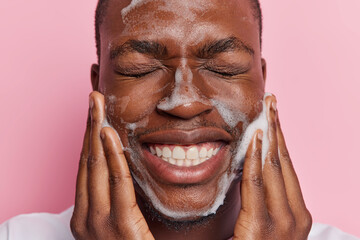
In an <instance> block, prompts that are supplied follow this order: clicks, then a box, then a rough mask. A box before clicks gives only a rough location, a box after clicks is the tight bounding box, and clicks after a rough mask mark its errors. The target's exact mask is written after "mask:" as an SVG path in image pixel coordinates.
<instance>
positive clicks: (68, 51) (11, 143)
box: [0, 0, 360, 236]
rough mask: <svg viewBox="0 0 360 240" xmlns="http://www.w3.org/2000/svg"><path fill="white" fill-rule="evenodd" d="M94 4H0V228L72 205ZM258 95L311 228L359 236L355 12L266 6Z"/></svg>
mask: <svg viewBox="0 0 360 240" xmlns="http://www.w3.org/2000/svg"><path fill="white" fill-rule="evenodd" d="M95 5H96V0H78V1H73V0H62V1H48V0H33V1H28V0H12V1H1V3H0V31H1V38H0V39H1V40H0V41H1V44H0V53H1V54H0V69H1V88H0V89H1V90H0V104H1V105H0V106H1V107H0V114H1V117H0V153H1V155H0V163H1V165H0V222H3V221H4V220H6V219H8V218H10V217H12V216H15V215H17V214H20V213H29V212H36V211H46V212H59V211H62V210H64V209H65V208H67V207H69V206H70V205H72V204H73V200H74V192H75V177H76V171H77V164H78V158H79V154H80V148H81V144H82V137H83V132H84V126H85V119H86V112H87V101H88V93H89V92H90V90H91V88H90V80H89V73H90V65H91V63H93V62H95V61H96V55H95V47H94V46H95V42H94V33H93V32H94V31H93V22H94V20H93V16H94V10H95ZM262 5H263V12H264V51H263V53H264V57H265V58H266V59H267V62H268V80H267V90H268V91H271V92H274V93H275V94H276V95H277V97H278V101H279V104H278V105H279V111H280V117H281V121H282V125H283V129H284V132H285V135H286V138H287V143H288V146H289V150H290V153H291V155H292V158H293V161H294V164H295V167H296V169H297V172H298V175H299V178H300V180H301V184H302V189H303V193H304V196H305V199H306V202H307V205H308V207H309V209H310V210H311V212H312V214H313V218H314V220H315V221H317V222H323V223H328V224H332V225H335V226H337V227H339V228H341V229H343V230H344V231H347V232H350V233H352V234H354V235H357V236H360V228H359V222H360V221H359V216H360V206H359V203H360V191H359V183H360V175H359V173H358V172H359V169H360V161H359V160H360V159H359V155H358V149H359V133H360V124H359V122H360V96H359V94H358V89H359V88H360V81H359V80H360V79H359V77H358V72H359V59H360V48H359V47H358V44H359V42H360V28H359V22H360V14H359V11H360V2H359V1H358V0H317V1H314V0H294V1H288V0H271V1H264V0H263V3H262Z"/></svg>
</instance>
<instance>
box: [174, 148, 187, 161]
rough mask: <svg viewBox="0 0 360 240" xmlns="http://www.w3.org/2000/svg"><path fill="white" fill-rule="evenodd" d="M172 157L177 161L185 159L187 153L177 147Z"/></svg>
mask: <svg viewBox="0 0 360 240" xmlns="http://www.w3.org/2000/svg"><path fill="white" fill-rule="evenodd" d="M172 157H173V158H176V159H185V151H184V149H182V148H181V147H178V146H176V147H175V148H174V150H173V152H172Z"/></svg>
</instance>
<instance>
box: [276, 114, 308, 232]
mask: <svg viewBox="0 0 360 240" xmlns="http://www.w3.org/2000/svg"><path fill="white" fill-rule="evenodd" d="M276 125H277V139H278V144H279V156H280V162H281V169H282V172H283V176H284V181H285V188H286V193H287V197H288V202H289V205H290V208H291V210H292V212H293V213H294V217H295V219H296V222H297V223H298V224H297V225H299V226H300V227H304V228H307V229H308V230H310V227H311V223H312V219H311V214H310V213H309V211H308V210H307V208H306V205H305V201H304V198H303V195H302V192H301V187H300V183H299V180H298V178H297V175H296V172H295V169H294V167H293V164H292V161H291V159H290V155H289V152H288V150H287V147H286V143H285V138H284V135H283V132H282V130H281V126H280V121H279V118H278V117H277V121H276Z"/></svg>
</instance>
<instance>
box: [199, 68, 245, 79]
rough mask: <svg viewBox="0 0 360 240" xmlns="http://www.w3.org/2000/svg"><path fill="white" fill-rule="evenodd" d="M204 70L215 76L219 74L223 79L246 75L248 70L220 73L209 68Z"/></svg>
mask: <svg viewBox="0 0 360 240" xmlns="http://www.w3.org/2000/svg"><path fill="white" fill-rule="evenodd" d="M206 70H208V71H210V72H213V73H215V74H219V75H221V76H223V77H228V78H231V77H234V76H236V75H240V74H244V73H246V72H247V71H248V70H241V71H237V72H225V71H224V72H221V71H217V70H214V69H211V68H206Z"/></svg>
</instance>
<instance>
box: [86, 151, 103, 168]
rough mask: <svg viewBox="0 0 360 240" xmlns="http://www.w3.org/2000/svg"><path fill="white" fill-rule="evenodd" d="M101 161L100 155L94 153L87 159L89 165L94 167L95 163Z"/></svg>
mask: <svg viewBox="0 0 360 240" xmlns="http://www.w3.org/2000/svg"><path fill="white" fill-rule="evenodd" d="M99 162H100V157H99V156H97V155H94V154H90V155H89V157H88V159H87V164H88V167H93V166H94V165H97V164H98V163H99Z"/></svg>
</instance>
